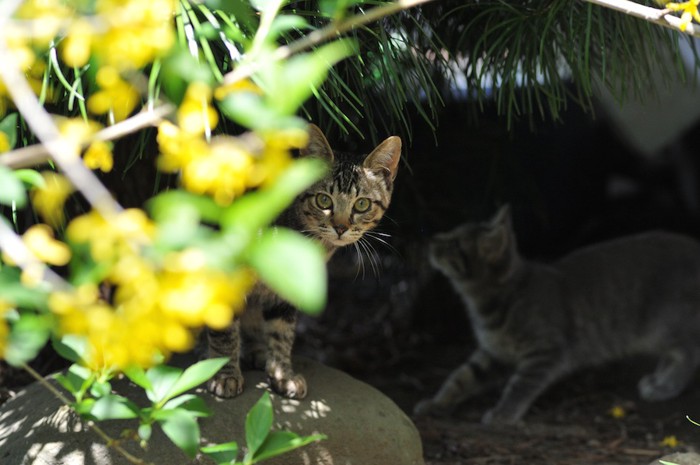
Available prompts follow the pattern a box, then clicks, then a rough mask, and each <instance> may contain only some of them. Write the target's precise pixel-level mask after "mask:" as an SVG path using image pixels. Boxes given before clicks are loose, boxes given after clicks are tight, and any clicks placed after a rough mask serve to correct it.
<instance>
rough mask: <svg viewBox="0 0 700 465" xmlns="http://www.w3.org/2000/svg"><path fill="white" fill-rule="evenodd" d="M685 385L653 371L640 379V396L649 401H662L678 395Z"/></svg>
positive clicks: (638, 386)
mask: <svg viewBox="0 0 700 465" xmlns="http://www.w3.org/2000/svg"><path fill="white" fill-rule="evenodd" d="M683 388H685V385H683V384H682V383H677V382H674V380H672V379H668V377H663V376H660V375H659V374H658V373H651V374H649V375H646V376H644V377H643V378H642V379H640V380H639V384H637V389H638V390H639V396H640V397H641V398H642V399H644V400H646V401H647V402H661V401H664V400H669V399H672V398H674V397H676V396H677V395H678V394H680V393H681V391H683Z"/></svg>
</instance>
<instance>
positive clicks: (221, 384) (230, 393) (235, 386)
mask: <svg viewBox="0 0 700 465" xmlns="http://www.w3.org/2000/svg"><path fill="white" fill-rule="evenodd" d="M243 384H244V382H243V376H242V375H222V374H219V375H216V376H214V377H213V378H212V379H210V380H209V382H208V383H207V389H209V392H211V393H212V394H214V395H215V396H217V397H223V398H226V399H228V398H230V397H236V396H237V395H239V394H241V393H242V392H243Z"/></svg>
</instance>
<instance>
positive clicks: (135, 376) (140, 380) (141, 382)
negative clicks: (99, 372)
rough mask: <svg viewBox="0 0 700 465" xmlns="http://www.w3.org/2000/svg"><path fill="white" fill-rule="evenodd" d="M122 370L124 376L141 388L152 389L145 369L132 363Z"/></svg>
mask: <svg viewBox="0 0 700 465" xmlns="http://www.w3.org/2000/svg"><path fill="white" fill-rule="evenodd" d="M123 372H124V374H125V375H126V377H127V378H129V380H131V382H132V383H134V384H135V385H137V386H139V387H141V388H143V389H144V390H145V391H152V390H153V385H152V384H151V381H150V380H149V379H148V377H147V376H146V371H145V370H144V369H143V368H141V367H140V366H137V365H132V366H130V367H127V368H125V369H124V370H123Z"/></svg>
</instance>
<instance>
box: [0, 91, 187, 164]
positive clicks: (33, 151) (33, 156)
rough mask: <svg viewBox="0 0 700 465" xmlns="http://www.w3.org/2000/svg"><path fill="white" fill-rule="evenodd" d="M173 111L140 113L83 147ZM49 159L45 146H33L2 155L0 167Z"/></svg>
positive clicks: (159, 109)
mask: <svg viewBox="0 0 700 465" xmlns="http://www.w3.org/2000/svg"><path fill="white" fill-rule="evenodd" d="M173 110H174V107H173V106H172V105H163V106H160V107H157V108H155V109H153V110H145V111H142V112H140V113H137V114H136V115H134V116H132V117H131V118H129V119H126V120H124V121H121V122H119V123H117V124H113V125H112V126H107V127H106V128H104V129H102V130H100V131H98V132H97V133H95V135H94V136H93V137H92V138H90V139H89V140H87V141H85V145H87V144H89V143H90V142H92V141H95V140H102V141H108V140H114V139H118V138H120V137H122V136H125V135H127V134H131V133H132V132H136V131H138V130H139V129H143V128H145V127H148V126H154V125H156V124H157V123H159V122H160V121H161V120H162V119H163V118H164V117H165V116H166V115H168V114H169V113H172V111H173ZM50 159H51V157H50V154H49V151H48V150H47V148H46V146H44V144H35V145H30V146H28V147H22V148H19V149H16V150H13V151H11V152H7V153H5V154H3V155H2V156H1V157H0V165H5V166H7V167H8V168H13V169H20V168H29V167H31V166H36V165H41V164H43V163H46V162H47V161H49V160H50Z"/></svg>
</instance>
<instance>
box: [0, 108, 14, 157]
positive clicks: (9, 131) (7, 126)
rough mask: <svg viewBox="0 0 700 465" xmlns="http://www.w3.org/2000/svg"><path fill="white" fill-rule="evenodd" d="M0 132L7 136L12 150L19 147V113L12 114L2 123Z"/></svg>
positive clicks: (0, 122)
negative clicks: (16, 146)
mask: <svg viewBox="0 0 700 465" xmlns="http://www.w3.org/2000/svg"><path fill="white" fill-rule="evenodd" d="M0 131H1V132H4V133H5V135H6V136H7V142H8V145H9V146H10V149H13V148H15V145H17V113H10V114H9V115H7V116H5V117H4V118H3V119H2V121H0Z"/></svg>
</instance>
